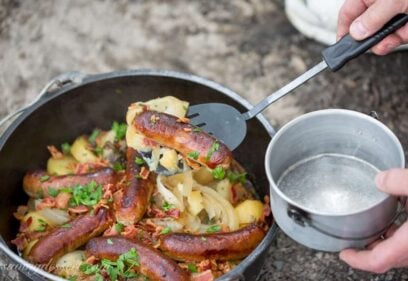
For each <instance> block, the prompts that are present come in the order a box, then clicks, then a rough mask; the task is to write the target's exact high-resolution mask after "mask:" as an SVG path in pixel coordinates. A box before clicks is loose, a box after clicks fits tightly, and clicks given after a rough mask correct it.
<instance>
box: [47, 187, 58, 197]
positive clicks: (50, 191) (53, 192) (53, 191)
mask: <svg viewBox="0 0 408 281" xmlns="http://www.w3.org/2000/svg"><path fill="white" fill-rule="evenodd" d="M58 193H59V190H58V189H55V188H52V187H49V188H48V194H49V195H50V196H51V197H54V198H55V197H57V195H58Z"/></svg>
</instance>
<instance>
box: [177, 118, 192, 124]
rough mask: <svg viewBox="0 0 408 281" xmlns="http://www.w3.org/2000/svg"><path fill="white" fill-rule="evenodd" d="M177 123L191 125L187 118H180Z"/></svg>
mask: <svg viewBox="0 0 408 281" xmlns="http://www.w3.org/2000/svg"><path fill="white" fill-rule="evenodd" d="M176 122H177V123H186V124H188V123H190V119H188V118H187V117H181V118H178V119H177V120H176Z"/></svg>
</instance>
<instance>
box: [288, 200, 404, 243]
mask: <svg viewBox="0 0 408 281" xmlns="http://www.w3.org/2000/svg"><path fill="white" fill-rule="evenodd" d="M405 199H406V198H400V200H399V204H398V210H397V212H396V214H395V215H394V217H393V218H392V220H391V221H390V222H389V223H388V224H387V225H386V226H385V227H384V228H383V229H381V230H379V231H377V232H375V233H373V234H370V235H367V236H364V237H347V236H339V235H336V234H333V233H330V232H328V231H326V230H324V229H322V228H321V227H319V226H318V225H316V224H314V223H313V221H312V220H311V219H310V218H309V216H308V215H307V214H306V213H305V212H303V211H302V210H299V209H298V208H294V207H291V206H290V207H289V208H288V210H287V214H288V216H289V217H290V218H291V219H292V220H293V221H294V222H295V223H296V224H297V225H300V226H302V227H311V228H313V229H314V230H316V231H318V232H320V233H322V234H324V235H327V236H329V237H332V238H336V239H341V240H366V239H369V238H372V237H374V236H377V235H382V234H384V233H385V232H386V231H387V230H388V228H389V227H390V226H391V225H392V224H393V223H394V222H396V221H397V220H398V219H399V218H400V217H401V216H402V215H403V214H406V212H405Z"/></svg>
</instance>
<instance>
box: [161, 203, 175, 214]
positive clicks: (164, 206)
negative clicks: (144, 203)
mask: <svg viewBox="0 0 408 281" xmlns="http://www.w3.org/2000/svg"><path fill="white" fill-rule="evenodd" d="M174 207H175V206H174V205H173V204H170V203H169V202H167V201H166V202H164V203H163V205H162V209H163V211H165V212H167V211H169V210H171V209H174Z"/></svg>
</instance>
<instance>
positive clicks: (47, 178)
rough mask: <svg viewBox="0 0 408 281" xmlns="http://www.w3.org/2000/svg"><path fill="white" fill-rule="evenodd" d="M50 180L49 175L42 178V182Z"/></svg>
mask: <svg viewBox="0 0 408 281" xmlns="http://www.w3.org/2000/svg"><path fill="white" fill-rule="evenodd" d="M49 179H50V176H49V175H44V176H42V177H41V178H40V182H45V181H47V180H49Z"/></svg>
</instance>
